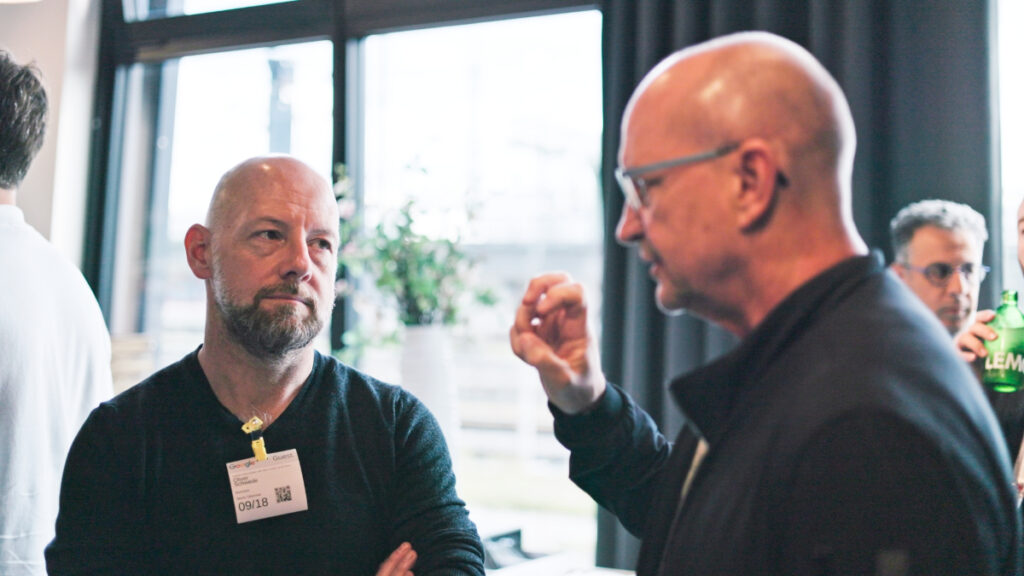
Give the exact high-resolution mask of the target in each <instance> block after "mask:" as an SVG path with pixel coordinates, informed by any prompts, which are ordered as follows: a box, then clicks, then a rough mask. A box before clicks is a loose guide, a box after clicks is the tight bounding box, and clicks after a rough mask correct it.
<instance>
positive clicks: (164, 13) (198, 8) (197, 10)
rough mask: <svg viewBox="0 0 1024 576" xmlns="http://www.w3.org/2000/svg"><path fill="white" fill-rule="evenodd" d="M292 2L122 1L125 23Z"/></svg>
mask: <svg viewBox="0 0 1024 576" xmlns="http://www.w3.org/2000/svg"><path fill="white" fill-rule="evenodd" d="M293 1H294V0H124V18H125V20H127V21H130V22H132V21H136V20H152V19H156V18H168V17H170V16H186V15H189V14H206V13H208V12H221V11H223V10H232V9H235V8H248V7H250V6H264V5H266V4H282V3H284V2H293Z"/></svg>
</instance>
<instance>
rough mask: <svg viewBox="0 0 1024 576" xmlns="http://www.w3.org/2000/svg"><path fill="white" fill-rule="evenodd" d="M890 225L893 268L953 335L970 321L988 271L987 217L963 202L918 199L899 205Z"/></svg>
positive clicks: (976, 307) (972, 318)
mask: <svg viewBox="0 0 1024 576" xmlns="http://www.w3.org/2000/svg"><path fill="white" fill-rule="evenodd" d="M889 231H890V235H891V237H892V249H893V254H894V258H895V261H894V262H893V263H892V265H891V266H890V267H891V268H892V270H893V272H895V273H896V275H897V276H899V277H900V278H901V279H902V280H903V281H904V282H905V283H906V284H907V286H908V287H910V289H911V290H912V291H913V292H914V294H917V297H918V298H920V299H921V301H922V302H924V304H925V305H926V306H928V308H930V309H931V311H932V312H934V313H935V315H936V317H938V319H939V321H940V322H942V325H943V326H945V328H946V330H947V331H948V332H949V334H950V335H951V336H956V335H957V334H959V333H960V332H961V331H963V330H964V329H965V328H967V327H968V326H969V325H970V324H971V322H973V321H974V315H975V313H976V312H977V311H978V293H979V291H980V289H981V282H982V281H983V280H984V279H985V275H986V274H987V273H988V267H987V266H983V265H982V263H981V255H982V251H983V250H984V248H985V242H986V241H987V240H988V230H987V229H986V228H985V217H984V216H982V215H981V214H979V213H978V212H976V211H975V210H974V209H973V208H971V207H970V206H968V205H966V204H959V203H957V202H950V201H948V200H922V201H920V202H915V203H913V204H911V205H909V206H906V207H905V208H903V209H902V210H900V211H899V212H898V213H897V214H896V217H895V218H893V219H892V222H891V223H890V225H889Z"/></svg>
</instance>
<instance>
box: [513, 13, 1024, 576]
mask: <svg viewBox="0 0 1024 576" xmlns="http://www.w3.org/2000/svg"><path fill="white" fill-rule="evenodd" d="M855 140H856V137H855V134H854V127H853V119H852V116H851V113H850V110H849V106H848V104H847V102H846V99H845V97H844V96H843V94H842V92H841V90H840V89H839V86H838V84H837V83H836V82H835V80H834V79H833V78H832V77H831V76H830V75H829V74H828V72H827V71H826V70H825V69H824V67H822V66H821V64H820V63H818V62H817V61H816V60H815V59H814V57H813V56H812V55H811V54H809V53H808V52H807V51H806V50H805V49H803V48H802V47H800V46H798V45H796V44H795V43H793V42H790V41H788V40H785V39H782V38H779V37H778V36H774V35H771V34H767V33H761V32H748V33H740V34H735V35H730V36H726V37H723V38H719V39H715V40H712V41H710V42H707V43H704V44H700V45H697V46H693V47H689V48H687V49H684V50H682V51H680V52H677V53H675V54H673V55H671V56H669V57H668V58H666V59H665V60H663V61H662V62H661V63H660V64H658V65H657V66H656V67H655V68H654V70H652V71H651V72H650V73H649V74H648V75H647V76H646V77H645V78H644V79H643V81H642V82H641V83H640V85H639V87H638V88H637V89H636V91H635V92H634V94H633V96H632V98H631V99H630V101H629V103H628V104H627V106H626V111H625V114H624V117H623V121H622V126H621V144H620V148H619V164H620V169H619V170H618V171H617V174H618V176H619V180H620V183H621V185H622V188H623V192H624V193H625V196H626V205H625V206H624V208H623V211H622V214H621V217H620V220H619V224H618V228H617V230H616V235H617V237H618V239H619V241H620V242H622V243H623V244H626V245H629V246H633V247H636V248H637V250H638V252H639V256H640V258H641V259H642V260H644V261H645V262H647V263H649V265H650V269H649V273H650V275H651V276H652V277H653V278H654V279H655V281H656V282H657V287H656V289H655V298H656V300H657V302H658V305H659V306H660V307H661V308H662V309H664V310H666V311H669V312H675V311H682V310H687V311H689V312H691V313H693V314H695V315H699V316H701V317H703V318H705V319H707V320H710V321H713V322H715V323H716V324H719V325H721V326H723V327H725V328H726V329H728V330H730V331H731V332H733V333H734V334H736V335H737V336H738V337H739V338H740V339H741V341H740V342H739V344H738V346H737V347H736V348H735V349H734V350H733V351H731V352H730V353H729V354H727V355H725V356H724V357H722V358H719V359H717V360H715V361H714V362H712V363H710V364H708V365H706V366H703V367H701V368H698V369H697V370H695V371H694V372H692V373H690V374H687V375H684V376H682V377H680V378H677V379H675V380H674V381H673V382H672V383H671V385H670V389H671V393H672V395H673V398H674V399H675V400H676V402H677V404H679V406H680V407H681V408H682V411H683V414H684V417H685V418H684V419H683V425H682V427H681V431H680V432H679V434H678V436H677V437H676V439H675V441H674V442H671V441H670V440H669V439H668V438H666V437H665V436H664V435H663V434H662V432H661V431H660V430H659V429H658V426H657V425H656V424H655V423H654V421H653V419H651V418H650V417H649V416H648V415H647V414H646V413H645V412H644V411H643V410H642V409H641V408H640V407H639V406H638V405H637V404H636V402H634V401H633V400H632V399H631V398H630V396H629V395H628V394H627V393H626V392H625V391H624V389H623V388H621V387H619V386H617V385H615V384H612V383H609V382H607V381H606V379H605V375H604V373H603V372H602V370H601V361H600V355H599V352H598V349H599V347H598V345H597V341H596V339H595V338H594V337H593V336H592V331H591V330H590V327H589V326H588V325H587V317H588V314H587V301H586V297H585V294H584V293H583V289H582V287H581V286H580V285H579V284H578V283H576V282H574V281H573V280H572V279H571V278H569V277H567V276H566V275H564V274H559V273H550V274H544V275H541V276H538V277H536V278H534V279H533V280H532V281H531V282H530V284H529V286H528V287H527V289H526V292H525V294H524V296H523V299H522V302H521V305H520V307H519V309H518V310H517V311H516V316H515V319H514V322H513V325H512V327H511V329H510V334H509V336H510V344H511V347H512V350H513V351H514V352H515V353H516V354H517V355H518V356H519V357H520V358H521V359H523V360H524V361H525V362H527V363H528V364H530V365H532V366H534V367H535V368H536V369H537V372H538V375H539V377H540V381H541V384H542V386H543V388H544V390H545V392H546V394H547V397H548V400H549V405H550V407H551V411H552V413H553V415H554V422H555V425H554V429H555V434H556V437H557V438H558V440H559V441H560V442H561V443H562V444H563V445H565V446H566V447H567V448H569V450H570V451H571V454H572V456H571V459H570V465H569V468H570V469H569V476H570V478H571V479H572V480H573V481H574V482H576V483H577V484H578V485H579V486H580V487H581V488H583V489H584V490H585V491H586V492H588V493H589V494H590V495H591V496H592V497H593V498H594V499H595V500H596V501H597V502H598V503H600V504H601V505H602V506H603V507H605V508H606V509H608V510H610V511H611V512H613V513H614V514H616V516H618V518H619V520H620V521H621V522H622V523H623V525H624V526H625V527H626V528H627V529H628V530H630V531H631V532H632V533H633V534H634V535H636V536H637V537H639V538H641V539H642V541H643V544H642V547H641V550H640V556H639V559H638V563H637V574H638V576H649V575H662V576H669V575H675V574H708V575H710V574H715V575H718V574H797V575H805V574H806V575H811V574H894V575H895V574H916V575H925V574H971V575H973V576H976V575H981V574H1020V573H1021V524H1020V519H1019V517H1018V515H1017V513H1016V510H1015V498H1016V495H1015V491H1014V490H1013V488H1012V478H1011V474H1010V467H1009V463H1008V462H1007V460H1008V456H1007V453H1006V448H1005V446H1004V444H1003V442H1002V440H1001V439H1000V438H999V429H998V425H997V424H996V421H995V418H994V416H993V414H992V410H991V409H990V408H989V406H988V404H987V402H986V401H985V398H984V396H983V395H982V393H981V390H980V389H979V388H978V386H971V385H969V384H970V383H971V382H973V377H972V375H971V373H970V371H969V370H968V368H967V366H966V365H965V364H964V362H962V361H961V360H960V358H959V357H958V356H957V354H956V352H955V350H954V349H953V347H952V346H951V345H950V340H949V337H948V336H947V335H946V334H944V333H943V332H942V331H941V330H939V329H938V327H937V324H936V322H935V319H934V318H931V317H930V316H931V315H930V313H929V312H928V311H927V310H926V309H925V308H924V307H923V306H921V304H920V303H919V302H917V299H916V298H915V297H914V295H913V294H912V293H911V292H910V290H908V289H907V287H906V286H905V285H903V283H902V282H900V281H899V280H898V279H896V278H895V277H894V275H892V274H888V273H886V270H885V267H884V264H883V262H882V261H881V258H880V256H879V255H877V254H869V251H868V249H867V246H866V245H865V243H864V242H863V240H862V239H861V238H860V235H859V234H858V232H857V230H856V228H855V226H854V224H853V217H852V209H851V195H852V182H851V179H852V178H851V176H852V171H853V155H854V148H855Z"/></svg>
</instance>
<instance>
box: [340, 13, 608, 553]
mask: <svg viewBox="0 0 1024 576" xmlns="http://www.w3.org/2000/svg"><path fill="white" fill-rule="evenodd" d="M600 33H601V17H600V13H598V12H596V11H589V12H577V13H571V14H562V15H557V16H543V17H535V18H523V19H515V20H504V21H499V22H490V23H483V24H471V25H464V26H451V27H444V28H434V29H428V30H418V31H411V32H398V33H391V34H381V35H376V36H370V37H368V38H367V39H366V40H365V41H363V42H362V46H361V47H360V49H359V50H360V53H361V54H362V56H363V60H362V72H361V78H362V79H363V89H362V99H361V101H362V107H363V114H362V115H361V120H360V122H361V123H362V127H363V128H362V131H361V136H360V137H359V143H358V144H357V145H356V146H355V148H356V149H358V150H359V151H360V154H361V156H362V158H363V163H362V166H360V167H356V168H357V169H356V172H357V174H362V178H358V180H361V184H362V190H361V192H362V200H363V205H364V207H365V220H366V224H367V225H373V224H375V223H376V222H377V221H379V220H380V218H382V217H384V216H385V215H386V214H388V213H389V212H390V213H393V212H394V211H395V210H397V209H398V208H399V207H400V206H401V205H402V204H403V203H404V202H405V201H407V200H409V199H412V200H414V201H415V202H416V206H417V209H418V211H419V212H418V214H419V217H420V218H419V221H417V222H416V224H417V225H419V226H420V227H421V229H420V232H421V233H423V234H425V235H429V236H434V237H441V236H451V235H452V234H457V235H458V236H459V237H460V238H461V241H462V242H463V243H464V245H465V246H466V248H467V250H468V251H469V252H471V254H472V255H473V256H474V257H475V258H476V259H477V262H478V268H477V270H476V272H477V274H476V276H475V278H476V280H477V282H478V283H480V284H482V285H483V286H485V287H487V288H489V289H492V290H493V291H494V293H495V294H496V296H497V304H496V305H495V306H493V307H477V308H474V309H472V310H471V313H470V314H468V315H467V318H466V321H465V322H463V323H462V324H460V325H458V326H456V327H455V329H454V330H453V331H452V334H451V336H452V338H451V340H452V359H453V362H452V364H451V367H452V372H451V373H452V374H453V375H454V379H455V380H456V381H457V383H458V387H457V396H456V397H457V401H458V404H459V406H458V410H457V413H458V415H459V420H460V421H461V431H460V433H459V434H458V441H457V443H454V444H453V451H454V452H455V453H456V454H455V456H456V473H457V474H458V475H459V482H460V487H461V488H460V490H461V492H462V495H463V497H464V498H465V499H466V500H467V503H468V505H469V507H470V512H471V515H472V517H473V518H474V521H476V522H477V524H478V526H479V527H480V529H481V533H482V534H483V535H485V536H486V535H492V534H497V533H501V532H503V531H506V530H509V529H512V530H522V538H523V548H524V549H526V550H527V551H529V552H535V553H552V552H565V551H572V552H575V553H578V554H579V555H580V556H581V557H583V558H586V559H587V560H590V559H591V558H593V552H594V543H595V539H596V527H595V516H596V508H595V505H594V503H593V501H592V500H591V499H590V497H589V496H587V495H585V494H584V493H583V492H582V491H580V490H579V489H577V488H576V487H575V486H574V485H572V484H571V483H570V482H569V481H568V480H567V477H566V476H567V474H566V471H567V470H568V452H567V451H566V450H565V449H564V448H562V447H561V446H560V445H559V444H558V443H557V442H556V441H555V440H554V438H553V436H552V433H551V415H550V413H548V411H547V408H546V402H545V398H544V394H543V391H542V390H541V388H540V384H539V382H538V380H537V375H536V372H535V371H534V370H533V369H532V368H529V367H528V366H526V365H525V364H523V363H522V362H520V361H519V359H517V358H516V357H515V356H514V355H513V354H512V353H511V351H510V348H509V344H508V329H509V326H510V324H511V322H512V318H513V315H514V310H515V308H516V306H517V305H518V303H519V299H520V298H521V297H522V291H523V289H524V288H525V287H526V284H527V282H528V280H529V278H530V277H531V276H532V275H534V274H537V273H540V272H544V271H549V270H561V271H567V272H570V273H571V274H572V275H573V277H574V278H576V279H577V280H579V281H581V282H583V283H584V284H585V285H586V287H587V289H588V294H589V297H590V298H591V300H590V306H591V312H592V313H593V314H594V317H593V319H592V324H593V325H595V326H597V325H599V322H598V320H599V308H600V305H599V304H600V302H599V300H600V281H601V271H602V262H603V261H602V215H603V212H602V206H601V192H600V185H599V184H600V181H599V169H600V152H601V150H600V146H601V123H602V120H601V106H602V101H601V61H600ZM524 39H529V41H528V42H524ZM369 284H372V283H369V282H364V283H363V284H362V286H364V287H365V286H367V285H369ZM354 300H355V306H356V312H357V313H358V317H359V318H360V319H361V321H360V320H357V321H356V322H355V325H354V328H356V329H358V330H360V331H361V332H363V333H364V337H365V333H366V332H374V333H376V335H377V336H378V338H377V339H376V340H377V341H379V336H380V335H382V334H386V333H389V332H390V331H391V330H392V329H393V328H395V326H394V325H388V326H382V325H381V324H382V323H386V322H385V320H384V319H386V316H383V315H381V314H380V313H379V309H378V308H376V307H375V306H370V304H369V303H371V302H376V300H375V299H360V298H358V297H357V298H355V299H354ZM392 322H394V320H393V319H392ZM400 350H401V348H400V347H399V346H394V345H393V346H387V345H376V346H373V345H371V346H370V347H369V348H368V349H366V350H365V351H364V353H363V355H362V356H361V358H360V359H359V361H358V364H359V366H360V367H361V368H363V369H365V370H366V371H368V372H369V373H371V374H374V375H377V376H378V377H380V378H383V379H384V380H386V381H391V382H401V378H402V373H401V371H400V370H399V369H398V367H399V366H400V365H401V362H400V361H399V355H400ZM424 401H426V399H424ZM427 403H428V406H429V405H430V402H427ZM431 408H432V409H433V410H434V411H435V413H440V412H441V411H442V409H440V408H439V407H438V406H431ZM449 440H450V441H452V438H450V439H449Z"/></svg>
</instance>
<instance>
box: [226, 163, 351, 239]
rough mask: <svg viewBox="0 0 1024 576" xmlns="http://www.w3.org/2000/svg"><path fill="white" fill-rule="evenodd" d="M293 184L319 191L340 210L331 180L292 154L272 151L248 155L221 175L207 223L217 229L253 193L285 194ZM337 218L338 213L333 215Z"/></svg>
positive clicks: (334, 207)
mask: <svg viewBox="0 0 1024 576" xmlns="http://www.w3.org/2000/svg"><path fill="white" fill-rule="evenodd" d="M290 188H294V189H307V190H312V191H317V193H319V194H320V195H322V196H323V197H324V198H330V202H327V203H325V207H326V205H327V204H330V205H331V206H332V207H333V209H334V210H335V211H337V203H336V202H334V193H333V191H332V189H331V186H330V184H329V183H328V182H327V180H325V179H324V178H323V177H322V176H321V175H320V174H318V173H317V172H316V171H315V170H313V169H312V168H311V167H310V166H309V165H308V164H305V163H304V162H302V161H301V160H298V159H297V158H294V157H292V156H285V155H269V156H257V157H254V158H249V159H248V160H245V161H243V162H241V163H239V164H238V165H236V166H234V167H233V168H231V169H230V170H228V171H227V172H225V173H224V175H223V176H221V179H220V181H219V182H217V187H216V188H214V191H213V198H211V199H210V207H209V210H208V211H207V213H206V226H207V227H208V228H210V229H211V230H216V229H217V228H219V227H220V226H221V225H222V224H223V223H224V222H225V218H230V217H231V215H233V214H237V213H238V212H239V209H240V208H244V207H245V206H246V205H248V204H249V203H251V201H252V200H253V198H254V195H257V194H270V195H282V196H283V194H284V191H285V190H287V189H290ZM334 220H337V216H335V217H334Z"/></svg>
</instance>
